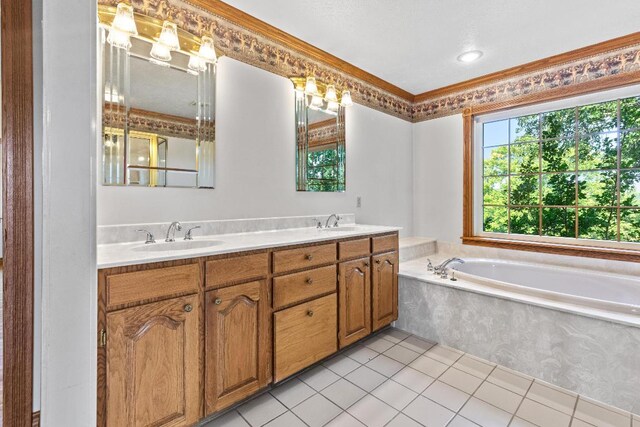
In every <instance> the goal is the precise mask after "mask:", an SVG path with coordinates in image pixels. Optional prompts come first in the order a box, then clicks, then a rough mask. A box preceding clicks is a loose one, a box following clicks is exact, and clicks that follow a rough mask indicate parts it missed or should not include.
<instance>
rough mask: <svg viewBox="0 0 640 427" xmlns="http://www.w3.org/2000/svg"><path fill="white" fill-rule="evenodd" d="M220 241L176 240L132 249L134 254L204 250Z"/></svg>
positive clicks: (220, 242)
mask: <svg viewBox="0 0 640 427" xmlns="http://www.w3.org/2000/svg"><path fill="white" fill-rule="evenodd" d="M222 243H223V242H222V241H220V240H176V241H175V242H158V243H149V244H146V245H141V246H137V247H135V248H133V250H134V251H136V252H169V251H189V250H193V249H204V248H209V247H212V246H218V245H221V244H222Z"/></svg>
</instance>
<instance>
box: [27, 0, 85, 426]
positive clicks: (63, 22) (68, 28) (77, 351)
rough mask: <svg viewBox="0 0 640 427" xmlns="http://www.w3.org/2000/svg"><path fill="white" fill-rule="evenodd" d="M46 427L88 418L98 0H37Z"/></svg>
mask: <svg viewBox="0 0 640 427" xmlns="http://www.w3.org/2000/svg"><path fill="white" fill-rule="evenodd" d="M43 6H44V7H43V33H42V34H43V37H42V39H43V41H44V43H43V50H42V52H43V62H42V71H43V87H44V90H43V104H42V105H43V109H44V111H43V112H40V114H42V113H44V115H43V161H42V163H41V164H37V165H36V168H37V169H38V170H41V171H42V172H43V195H44V197H43V228H42V231H43V240H42V244H43V250H42V260H43V271H42V280H43V283H42V361H41V363H42V384H41V392H42V396H41V399H42V400H41V416H42V425H43V426H44V427H58V426H65V427H75V426H82V427H85V426H91V425H95V424H96V315H97V314H96V313H97V310H96V296H97V291H96V287H97V285H96V261H95V259H96V243H95V234H96V221H95V206H96V199H95V181H96V179H95V176H96V170H95V164H96V159H95V147H96V144H97V142H96V132H95V123H96V117H95V115H96V84H95V81H96V67H95V51H96V49H95V46H96V44H95V39H96V36H95V35H96V2H95V1H86V0H56V1H44V3H43Z"/></svg>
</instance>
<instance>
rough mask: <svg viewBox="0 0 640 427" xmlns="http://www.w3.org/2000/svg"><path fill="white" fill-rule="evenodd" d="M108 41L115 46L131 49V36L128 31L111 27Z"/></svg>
mask: <svg viewBox="0 0 640 427" xmlns="http://www.w3.org/2000/svg"><path fill="white" fill-rule="evenodd" d="M107 41H108V42H109V44H110V45H111V46H113V47H117V48H119V49H125V50H129V49H131V36H130V35H129V34H127V33H124V32H122V31H119V30H116V29H115V28H111V29H110V30H109V35H108V36H107Z"/></svg>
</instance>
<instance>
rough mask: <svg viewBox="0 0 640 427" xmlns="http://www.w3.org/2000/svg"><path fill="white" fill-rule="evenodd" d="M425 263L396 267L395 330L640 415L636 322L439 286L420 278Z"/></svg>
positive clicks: (459, 284) (465, 285) (472, 286)
mask: <svg viewBox="0 0 640 427" xmlns="http://www.w3.org/2000/svg"><path fill="white" fill-rule="evenodd" d="M449 255H450V254H444V253H439V254H437V255H435V256H433V257H432V261H433V262H434V264H435V263H436V262H438V261H440V260H441V259H444V258H445V257H448V256H449ZM456 255H460V254H459V253H456ZM464 256H466V255H465V254H462V257H463V258H464ZM426 263H427V261H426V258H424V259H417V260H413V261H408V262H405V263H402V264H401V265H400V279H399V298H398V304H399V319H398V322H397V323H396V325H397V326H398V327H400V328H402V329H404V330H407V331H409V332H411V333H414V334H416V335H419V336H422V337H425V338H427V339H430V340H433V341H435V342H440V343H442V344H445V345H449V346H452V347H455V348H458V349H461V350H464V351H466V352H469V353H471V354H474V355H476V356H479V357H483V358H485V359H488V360H491V361H492V362H495V363H499V364H501V365H504V366H507V367H509V368H511V369H515V370H517V371H520V372H524V373H526V374H529V375H532V376H534V377H537V378H541V379H543V380H545V381H548V382H550V383H553V384H555V385H557V386H561V387H564V388H566V389H569V390H573V391H574V392H576V393H580V394H581V395H585V396H589V397H591V398H593V399H597V400H598V401H602V402H606V403H608V404H611V405H614V406H617V407H620V408H623V409H625V410H629V411H634V412H640V352H638V351H637V349H639V348H640V327H638V326H637V324H638V321H639V320H640V319H638V316H629V315H622V314H617V313H610V312H605V311H602V310H596V309H585V308H583V307H579V306H572V305H571V304H566V303H561V302H554V301H550V300H546V299H544V298H536V297H531V296H527V295H522V294H518V293H516V292H510V291H505V290H499V289H493V288H490V287H487V286H483V285H481V284H477V283H472V282H468V281H465V280H458V281H456V282H452V281H450V280H443V279H440V278H436V277H435V276H434V275H433V274H432V273H429V272H427V271H426ZM629 268H633V267H629ZM633 323H635V325H634V324H633Z"/></svg>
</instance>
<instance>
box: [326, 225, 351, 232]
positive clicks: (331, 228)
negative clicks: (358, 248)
mask: <svg viewBox="0 0 640 427" xmlns="http://www.w3.org/2000/svg"><path fill="white" fill-rule="evenodd" d="M360 228H361V227H358V226H357V225H353V226H348V225H347V226H344V227H341V226H338V227H330V228H323V229H322V230H321V231H332V232H339V231H357V230H360Z"/></svg>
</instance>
